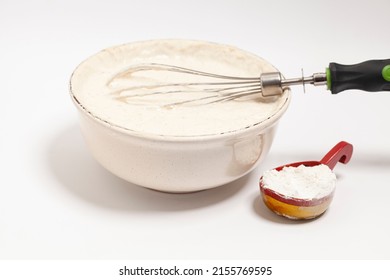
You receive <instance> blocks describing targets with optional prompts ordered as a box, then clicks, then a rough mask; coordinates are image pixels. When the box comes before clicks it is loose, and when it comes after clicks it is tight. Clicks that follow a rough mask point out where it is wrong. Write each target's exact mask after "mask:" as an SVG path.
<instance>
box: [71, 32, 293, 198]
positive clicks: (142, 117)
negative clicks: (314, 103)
mask: <svg viewBox="0 0 390 280" xmlns="http://www.w3.org/2000/svg"><path fill="white" fill-rule="evenodd" d="M151 65H152V66H153V67H151ZM161 65H174V66H178V67H185V68H190V69H195V70H197V71H205V72H210V73H215V74H219V75H226V76H235V77H255V78H256V77H260V75H261V73H263V72H270V71H276V69H275V68H274V67H273V66H272V65H271V64H269V63H268V62H266V61H265V60H263V59H261V58H259V57H257V56H255V55H253V54H250V53H248V52H245V51H242V50H240V49H237V48H235V47H231V46H226V45H221V44H215V43H209V42H202V41H190V40H154V41H144V42H137V43H131V44H125V45H120V46H116V47H112V48H108V49H105V50H103V51H101V52H99V53H97V54H95V55H93V56H91V57H90V58H88V59H87V60H85V61H84V62H82V63H81V64H80V65H79V66H78V67H77V68H76V70H75V71H74V73H73V75H72V77H71V83H70V93H71V96H72V99H73V101H74V103H75V105H76V107H77V108H78V110H79V113H80V120H81V128H82V131H83V134H84V136H85V138H86V141H87V144H88V146H89V148H90V150H91V152H92V154H93V155H94V156H95V158H96V159H97V160H98V161H99V162H100V163H101V164H102V165H103V166H104V167H106V168H107V169H109V170H110V171H112V172H113V173H114V174H116V175H118V176H120V177H122V178H124V179H126V180H128V181H130V182H133V183H136V184H139V185H142V186H146V187H149V188H153V189H158V190H163V191H172V192H188V191H194V190H201V189H207V188H211V187H215V186H218V185H222V184H225V183H228V182H230V181H233V180H235V179H237V178H239V177H241V176H243V175H245V174H246V173H248V172H249V171H250V170H252V169H253V168H254V167H255V166H256V165H257V164H258V163H259V162H260V161H261V159H263V158H264V156H265V155H266V154H267V152H268V150H269V148H270V146H271V143H272V139H273V136H274V134H275V127H276V124H277V121H278V120H279V119H280V117H281V116H282V115H283V113H284V112H285V110H286V109H287V107H288V104H289V101H290V92H289V90H288V89H287V90H285V91H284V93H283V94H282V95H281V96H278V97H273V98H268V99H264V98H262V96H261V94H251V95H245V96H242V97H239V98H235V99H232V100H222V101H218V100H219V98H220V95H221V94H220V92H214V91H213V89H214V87H215V86H216V87H221V85H219V84H218V83H220V82H223V80H222V81H221V80H219V79H217V80H216V79H214V78H209V77H201V76H198V75H190V74H186V73H184V74H183V73H177V72H172V71H167V69H166V68H165V66H161ZM145 68H146V69H145ZM183 83H185V84H186V85H182V84H183ZM198 83H206V84H207V85H202V86H197V85H196V86H194V84H198ZM177 84H180V85H179V86H177ZM167 85H168V86H167ZM237 86H239V85H236V84H230V85H227V86H225V87H231V88H233V87H237ZM210 88H212V90H210ZM203 89H205V90H203ZM166 92H168V93H166ZM222 95H223V94H222ZM188 101H190V102H188Z"/></svg>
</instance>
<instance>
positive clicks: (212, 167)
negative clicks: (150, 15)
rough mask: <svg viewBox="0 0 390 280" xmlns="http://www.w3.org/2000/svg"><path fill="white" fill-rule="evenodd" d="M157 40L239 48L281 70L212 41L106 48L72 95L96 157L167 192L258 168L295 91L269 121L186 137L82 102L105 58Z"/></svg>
mask: <svg viewBox="0 0 390 280" xmlns="http://www.w3.org/2000/svg"><path fill="white" fill-rule="evenodd" d="M156 43H158V44H160V45H163V46H164V47H170V46H172V47H174V46H175V45H177V44H179V43H180V44H181V45H187V46H192V45H194V44H195V45H201V46H207V47H209V46H210V48H211V49H213V51H216V52H218V51H219V50H220V51H224V50H226V49H229V50H234V52H235V53H236V54H239V56H242V57H245V58H246V59H250V60H251V61H252V62H253V63H254V64H256V63H258V64H261V65H262V66H264V65H266V69H267V71H269V70H276V69H275V68H274V67H273V66H272V65H270V64H269V63H267V62H265V61H264V60H263V59H261V58H259V57H257V56H254V55H252V54H249V53H247V52H244V51H241V50H239V49H236V48H233V47H230V46H225V45H219V44H214V43H209V42H200V41H186V40H158V41H146V42H138V43H132V44H128V45H122V46H118V47H113V48H109V49H106V50H103V51H102V52H100V53H98V54H96V55H94V56H92V57H90V58H88V59H87V60H85V61H84V62H82V63H81V64H80V65H79V66H78V67H77V68H76V70H75V71H74V73H73V75H72V77H71V81H70V94H71V97H72V100H73V101H74V104H75V106H76V108H77V109H78V112H79V116H80V122H81V130H82V132H83V135H84V138H85V140H86V143H87V146H88V147H89V149H90V151H91V153H92V155H93V156H94V157H95V158H96V160H97V161H98V162H99V163H100V164H101V165H102V166H104V167H105V168H106V169H108V170H109V171H111V172H112V173H114V174H116V175H117V176H119V177H121V178H123V179H125V180H127V181H129V182H132V183H134V184H137V185H141V186H144V187H147V188H151V189H155V190H160V191H166V192H179V193H182V192H193V191H199V190H205V189H209V188H213V187H217V186H221V185H224V184H226V183H229V182H232V181H234V180H236V179H238V178H240V177H242V176H244V175H245V174H247V173H248V172H250V171H251V170H253V169H254V168H255V166H256V165H257V164H258V163H260V162H261V161H262V160H263V159H264V157H265V156H266V155H267V153H268V151H269V149H270V147H271V144H272V141H273V138H274V135H275V130H276V126H277V123H278V120H279V119H280V117H281V116H282V115H283V113H284V112H285V110H286V109H287V107H288V104H289V101H290V92H289V90H285V92H284V94H283V95H282V96H281V97H280V98H282V102H281V104H282V105H281V106H279V108H278V110H277V111H275V112H274V113H273V114H272V115H270V116H268V117H267V118H266V119H264V120H261V121H259V122H256V123H251V124H248V125H247V126H245V127H242V128H241V129H237V130H234V131H228V132H223V133H216V134H207V135H194V136H188V135H186V137H182V136H180V135H179V136H175V135H159V134H153V133H140V132H137V131H135V130H134V129H132V130H130V129H127V128H125V127H123V126H121V125H117V124H115V123H112V122H110V120H107V119H103V118H102V117H100V116H98V114H96V113H94V112H92V111H91V110H90V109H89V108H87V106H86V105H85V104H83V103H82V102H81V101H80V99H79V98H78V92H79V91H80V90H81V89H82V87H83V85H84V81H85V80H86V79H88V76H89V75H90V74H91V73H93V71H95V70H94V69H96V71H101V69H102V67H103V69H104V63H106V62H105V60H110V59H111V58H113V57H114V58H115V59H117V58H118V56H120V55H122V54H123V53H125V52H126V49H127V48H130V49H131V48H132V46H134V45H137V44H138V45H139V44H141V45H142V48H143V49H145V50H147V48H148V46H153V45H155V44H156ZM130 55H131V54H130ZM97 58H98V59H97ZM96 64H99V65H96ZM263 68H264V67H263ZM259 74H260V73H259Z"/></svg>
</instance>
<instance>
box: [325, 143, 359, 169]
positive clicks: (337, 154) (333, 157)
mask: <svg viewBox="0 0 390 280" xmlns="http://www.w3.org/2000/svg"><path fill="white" fill-rule="evenodd" d="M352 152H353V146H352V144H349V143H348V142H345V141H341V142H339V143H338V144H337V145H336V146H334V147H333V148H332V149H331V150H330V151H329V152H328V153H327V154H326V155H325V156H324V157H323V158H322V159H321V160H320V162H321V163H322V164H325V165H327V166H328V167H329V168H330V169H332V170H333V168H334V167H335V166H336V164H337V163H338V162H341V163H344V164H346V163H348V162H349V160H350V159H351V157H352Z"/></svg>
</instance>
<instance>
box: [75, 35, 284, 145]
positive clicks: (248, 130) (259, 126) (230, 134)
mask: <svg viewBox="0 0 390 280" xmlns="http://www.w3.org/2000/svg"><path fill="white" fill-rule="evenodd" d="M164 41H167V42H168V41H171V42H173V41H182V42H188V43H191V42H194V43H204V44H212V45H216V46H222V47H230V48H234V49H238V50H239V51H241V52H244V53H247V54H249V55H251V56H254V57H256V58H259V59H261V60H263V61H265V62H266V63H268V64H269V65H270V66H272V67H273V68H275V69H276V71H279V70H278V69H277V68H276V67H275V66H273V65H272V64H271V63H269V62H268V61H267V60H265V59H263V58H261V57H260V56H258V55H255V54H253V53H251V52H248V51H245V50H242V49H239V48H237V47H235V46H231V45H227V44H220V43H215V42H210V41H204V40H190V39H154V40H144V41H135V42H130V43H125V44H120V45H115V46H111V47H108V48H105V49H103V50H101V51H99V52H97V53H94V54H92V55H90V56H89V57H87V58H86V59H84V60H83V61H82V62H81V63H79V64H78V66H77V67H76V68H75V69H74V70H73V72H72V74H71V77H70V80H69V94H70V96H71V99H72V101H73V103H74V104H75V105H76V108H77V109H78V110H79V112H81V113H83V114H85V115H86V116H88V117H89V118H91V119H92V120H94V121H95V122H97V123H99V124H100V125H103V126H104V127H106V128H108V129H111V130H114V131H116V132H119V133H121V134H125V135H128V136H133V137H137V138H142V139H149V140H152V141H156V140H158V141H166V142H189V141H210V140H219V139H228V138H235V137H237V136H242V135H245V134H252V133H253V132H257V133H259V132H260V131H263V130H265V129H267V128H270V127H272V126H273V125H275V124H276V123H277V122H278V120H279V119H280V118H281V117H282V115H283V114H284V113H285V111H286V110H287V108H288V107H289V104H290V101H291V90H290V88H285V89H284V90H283V95H284V96H285V97H284V98H285V99H284V102H283V103H282V104H281V106H280V107H279V108H278V110H276V111H275V112H274V113H273V114H272V115H270V116H269V117H268V118H266V119H264V120H262V121H260V122H257V123H254V124H252V125H250V126H247V127H243V128H240V129H235V130H231V131H225V132H221V133H215V134H204V135H188V136H187V135H163V134H154V133H147V132H141V131H136V130H133V129H129V128H126V127H123V126H120V125H117V124H114V123H111V122H109V121H107V120H105V119H103V118H101V117H99V116H97V115H95V114H94V113H92V112H91V111H90V110H88V109H87V108H86V107H85V106H84V105H83V104H82V103H81V102H80V101H79V100H78V99H77V97H76V96H75V93H74V92H75V90H74V88H73V82H72V81H73V80H74V77H75V75H76V73H77V71H78V70H79V69H80V67H81V66H82V65H84V64H85V63H87V61H89V60H90V59H91V58H93V57H95V56H96V55H98V54H100V53H101V52H104V51H107V50H109V49H112V48H118V47H122V46H126V45H133V44H142V43H153V42H164Z"/></svg>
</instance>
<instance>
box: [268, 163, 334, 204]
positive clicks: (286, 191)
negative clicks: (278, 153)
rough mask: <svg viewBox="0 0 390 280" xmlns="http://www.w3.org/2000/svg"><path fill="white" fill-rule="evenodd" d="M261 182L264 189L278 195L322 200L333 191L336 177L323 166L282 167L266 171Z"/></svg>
mask: <svg viewBox="0 0 390 280" xmlns="http://www.w3.org/2000/svg"><path fill="white" fill-rule="evenodd" d="M262 182H263V184H264V188H266V189H270V190H273V191H275V192H277V193H279V194H282V195H285V196H288V197H293V198H301V199H314V198H322V197H325V196H327V195H329V194H330V193H332V191H333V190H334V188H335V186H336V175H335V174H334V173H333V172H332V170H331V169H330V168H329V167H328V166H326V165H324V164H321V165H316V166H311V167H308V166H304V165H300V166H298V167H284V168H283V169H282V170H280V171H277V170H275V169H272V170H269V171H266V172H265V173H264V175H263V178H262Z"/></svg>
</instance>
